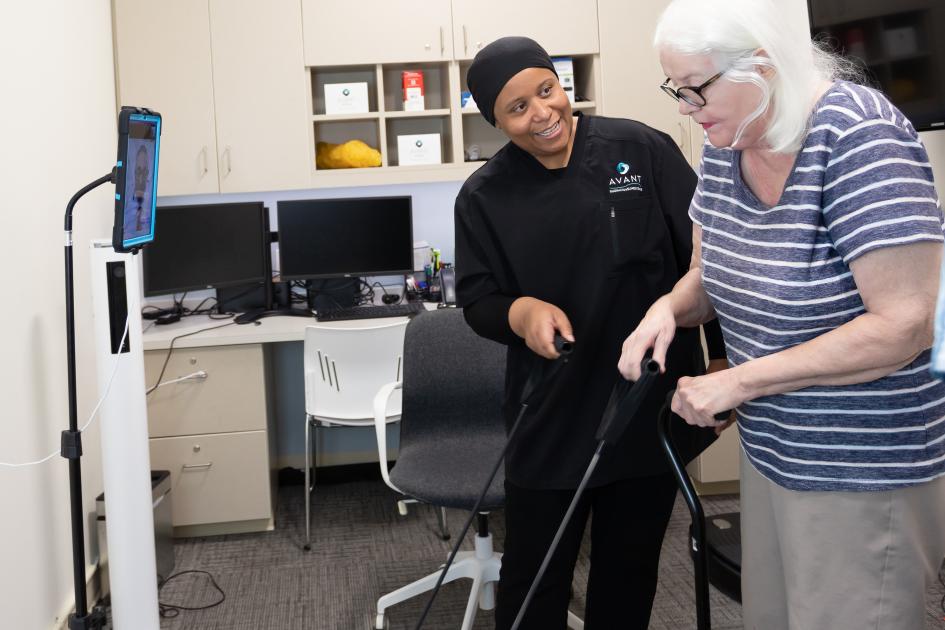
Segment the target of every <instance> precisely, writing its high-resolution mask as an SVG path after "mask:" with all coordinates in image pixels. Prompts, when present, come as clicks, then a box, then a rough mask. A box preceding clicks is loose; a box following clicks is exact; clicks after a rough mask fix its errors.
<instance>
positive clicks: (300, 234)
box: [277, 197, 413, 281]
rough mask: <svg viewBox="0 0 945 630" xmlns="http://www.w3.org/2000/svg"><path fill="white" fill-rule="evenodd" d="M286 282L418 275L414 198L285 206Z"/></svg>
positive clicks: (282, 253) (281, 214)
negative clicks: (415, 268) (415, 262)
mask: <svg viewBox="0 0 945 630" xmlns="http://www.w3.org/2000/svg"><path fill="white" fill-rule="evenodd" d="M277 212H278V215H277V216H278V222H279V226H278V228H279V260H280V267H279V275H280V276H281V278H282V279H283V280H286V281H288V280H309V279H319V278H350V277H364V276H385V275H404V274H408V273H411V272H413V219H412V212H411V198H410V197H365V198H359V199H308V200H304V201H280V202H279V205H278V210H277Z"/></svg>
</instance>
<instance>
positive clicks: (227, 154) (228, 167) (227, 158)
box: [223, 147, 233, 177]
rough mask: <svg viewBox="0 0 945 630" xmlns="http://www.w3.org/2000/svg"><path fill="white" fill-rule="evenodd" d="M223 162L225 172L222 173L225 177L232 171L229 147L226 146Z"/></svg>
mask: <svg viewBox="0 0 945 630" xmlns="http://www.w3.org/2000/svg"><path fill="white" fill-rule="evenodd" d="M223 163H224V164H225V165H226V172H225V173H223V176H224V177H226V176H227V175H229V174H230V173H231V172H232V171H233V167H232V165H231V164H230V147H227V148H226V150H225V151H224V152H223Z"/></svg>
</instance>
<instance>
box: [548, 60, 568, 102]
mask: <svg viewBox="0 0 945 630" xmlns="http://www.w3.org/2000/svg"><path fill="white" fill-rule="evenodd" d="M551 62H552V63H553V64H554V66H555V72H557V73H558V82H559V83H561V88H562V89H563V90H564V92H565V94H567V95H568V100H569V101H571V104H572V105H574V60H573V59H572V58H571V57H552V58H551Z"/></svg>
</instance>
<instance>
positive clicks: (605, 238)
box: [456, 37, 724, 630]
mask: <svg viewBox="0 0 945 630" xmlns="http://www.w3.org/2000/svg"><path fill="white" fill-rule="evenodd" d="M467 83H468V84H469V88H470V91H471V92H472V94H473V98H475V100H476V103H477V104H478V106H479V110H480V112H481V113H482V115H483V117H484V118H485V119H486V120H487V121H488V122H489V123H490V124H493V125H495V126H496V127H497V128H499V129H500V130H501V131H502V132H503V133H504V134H505V135H506V136H507V137H508V138H509V142H508V144H506V145H505V146H504V147H503V148H502V149H500V150H499V151H498V152H497V153H496V155H495V156H494V157H492V159H490V160H489V162H488V163H487V164H485V165H484V166H483V167H482V168H480V169H479V170H478V171H476V173H475V174H473V175H472V177H470V178H469V179H468V180H467V181H466V183H465V184H464V185H463V187H462V189H461V190H460V192H459V196H458V197H457V199H456V268H457V270H458V272H457V273H458V283H457V294H458V298H459V302H460V304H461V305H462V306H463V307H464V314H465V316H466V320H467V321H468V322H469V324H470V326H471V327H472V328H473V329H474V330H475V331H476V332H478V333H479V334H481V335H483V336H485V337H489V338H491V339H495V340H496V341H499V342H501V343H505V344H508V346H509V351H508V360H507V370H506V399H507V402H506V408H505V411H506V417H507V420H508V421H509V422H512V421H513V419H514V418H515V417H516V415H517V414H518V411H519V400H520V398H521V395H522V391H523V387H524V385H525V382H526V380H527V379H528V377H529V375H530V374H531V373H532V371H533V370H537V369H540V368H541V366H542V364H543V363H544V362H545V359H549V358H554V357H555V356H557V352H556V351H555V349H554V345H553V343H552V340H553V336H554V334H555V333H556V332H557V333H560V334H561V335H563V336H564V337H566V338H568V339H571V340H576V344H575V349H574V352H573V353H572V355H571V359H570V361H569V363H568V364H567V365H566V366H565V367H564V368H563V369H562V370H561V372H560V373H559V375H558V377H557V380H556V381H555V383H554V387H553V388H552V389H551V391H550V392H549V393H548V394H547V396H545V397H544V398H543V400H538V401H534V402H533V403H532V405H531V407H532V408H531V409H529V413H528V415H526V416H525V418H524V420H523V421H522V425H521V428H520V429H519V430H518V432H517V433H516V436H515V438H514V441H513V442H512V444H511V445H510V447H509V451H508V456H507V457H506V483H505V491H506V506H505V524H506V536H505V544H504V555H503V557H502V572H501V579H500V581H499V591H498V602H497V608H496V628H497V629H498V630H504V629H508V628H509V627H510V626H511V625H512V623H513V620H514V619H515V617H516V614H517V613H518V610H519V607H520V606H521V604H522V600H523V599H524V597H525V594H526V592H527V591H528V588H529V585H530V584H531V582H532V579H533V578H534V577H535V574H536V572H537V570H538V567H539V565H540V564H541V561H542V558H543V557H544V555H545V552H546V550H547V549H548V546H549V545H550V543H551V540H552V538H553V537H554V534H555V531H556V530H557V528H558V525H559V523H560V522H561V519H562V517H563V516H564V513H565V510H566V509H567V507H568V504H569V503H570V501H571V500H572V498H573V497H574V492H575V488H576V487H577V485H578V482H579V481H580V479H581V477H582V476H583V473H584V470H585V468H586V467H587V464H588V462H589V461H590V458H591V455H592V454H593V452H594V448H595V445H596V441H595V439H594V434H595V432H596V430H597V427H598V424H599V423H600V419H601V415H602V412H603V410H604V407H605V405H606V403H607V400H608V397H609V395H610V392H611V389H612V387H613V385H614V382H615V381H616V380H617V379H618V378H619V374H618V373H617V370H616V369H615V367H614V366H615V364H616V362H617V359H618V357H619V355H620V344H621V342H622V341H623V339H624V338H625V337H626V336H627V335H628V334H629V333H630V332H631V331H632V330H633V328H634V326H635V325H636V324H637V323H638V322H639V321H640V318H641V317H642V316H643V314H644V313H645V312H646V309H647V308H649V306H650V305H651V304H652V303H653V301H654V300H655V299H657V298H658V297H660V296H661V295H663V294H664V293H665V292H666V291H669V290H670V289H671V288H672V286H673V285H674V284H675V283H676V281H677V280H679V278H680V277H682V275H683V274H684V273H686V271H687V269H688V264H689V259H690V257H691V252H690V250H689V247H690V244H691V241H692V223H691V221H690V220H689V218H688V217H687V215H686V213H687V210H688V205H689V199H690V198H691V196H692V192H693V190H694V189H695V184H696V176H695V173H693V172H692V169H691V168H690V167H689V165H688V164H687V163H686V161H685V160H684V159H683V157H682V155H681V154H680V152H679V149H678V148H677V147H676V145H675V144H674V143H673V141H672V140H671V139H670V138H669V137H668V136H666V135H665V134H662V133H659V132H657V131H654V130H653V129H650V128H649V127H646V126H645V125H642V124H640V123H637V122H634V121H629V120H616V119H608V118H602V117H598V116H575V115H574V114H573V113H572V111H571V104H570V102H569V101H568V97H567V95H566V94H565V92H564V90H563V89H562V88H561V85H560V84H559V83H558V77H557V75H556V74H555V70H554V65H553V64H552V62H551V59H549V57H548V54H547V53H546V52H545V51H544V49H542V48H541V46H539V45H538V44H537V43H536V42H534V41H532V40H530V39H527V38H524V37H506V38H502V39H499V40H497V41H495V42H493V43H492V44H490V45H488V46H486V47H485V48H483V49H482V50H481V51H480V52H479V54H478V55H476V58H475V60H474V61H473V63H472V65H471V67H470V68H469V73H468V78H467ZM707 330H708V332H709V336H710V337H712V334H711V329H707ZM716 337H718V338H719V341H718V354H717V355H716V356H721V355H722V353H723V349H722V346H721V339H720V335H718V329H717V327H716ZM670 355H671V356H672V357H673V360H672V366H671V367H670V368H669V370H670V371H671V374H670V375H667V377H666V378H665V379H663V382H662V383H660V384H659V385H658V386H656V387H655V388H654V389H656V390H658V391H654V392H653V394H652V396H650V397H649V399H647V400H646V401H644V403H643V406H642V411H641V413H640V414H638V416H637V420H636V421H634V422H631V424H630V427H629V429H628V431H627V433H626V434H625V435H624V436H623V438H622V439H621V440H620V441H618V442H617V444H615V446H614V448H613V449H612V450H611V451H610V452H609V454H608V455H609V457H608V459H607V460H602V461H601V465H600V467H599V468H598V469H597V471H596V472H595V475H594V476H593V477H592V478H591V481H590V484H589V489H588V491H587V492H586V493H585V494H584V496H583V500H582V501H581V502H580V503H579V505H578V508H577V511H576V512H575V515H574V518H573V519H572V521H571V524H570V526H569V528H568V529H567V531H566V533H565V535H564V537H563V538H562V541H561V544H560V545H559V547H558V550H557V553H556V555H555V557H554V558H553V559H552V562H551V564H550V565H549V568H548V572H547V573H546V574H545V578H544V580H543V582H542V584H541V586H540V587H539V589H538V591H537V593H536V596H535V599H534V600H533V601H532V603H531V606H530V607H529V609H528V614H527V615H526V616H525V617H524V618H523V623H522V625H521V626H520V627H521V628H522V630H525V629H526V628H528V629H536V630H563V628H564V627H565V622H566V619H567V607H568V593H569V590H570V586H571V580H572V572H573V570H574V564H575V561H576V559H577V554H578V551H579V549H580V545H581V539H582V535H583V532H584V529H585V526H586V524H587V522H588V517H589V515H590V514H593V520H592V522H591V527H590V529H591V533H590V538H591V569H590V575H589V579H588V591H587V600H586V601H587V604H586V611H585V615H586V616H585V624H586V626H585V627H587V628H588V629H589V630H593V629H594V628H598V629H603V630H609V629H610V628H618V627H619V628H620V629H621V630H637V629H639V630H646V627H647V625H648V620H649V616H650V608H651V605H652V603H653V596H654V594H655V592H656V577H657V567H658V564H659V555H660V544H661V542H662V540H663V533H664V532H665V530H666V524H667V522H668V521H669V515H670V512H671V511H672V507H673V501H674V499H675V496H676V485H675V483H674V481H673V478H672V477H671V475H670V474H669V472H668V469H667V467H666V463H665V461H664V459H663V457H662V455H661V453H660V450H659V447H658V444H657V440H656V429H655V425H654V423H653V422H652V418H654V417H655V416H656V413H657V411H658V409H659V405H660V403H661V401H662V399H663V398H664V397H665V395H666V392H667V391H668V390H669V389H670V388H672V386H673V384H674V383H675V381H676V378H679V377H680V376H684V375H692V374H697V373H702V371H703V369H704V364H703V358H702V356H701V355H702V351H701V347H700V345H699V335H698V330H696V329H693V330H686V331H681V333H680V334H679V335H678V339H677V343H674V344H673V348H672V349H671V350H670ZM542 357H544V358H542ZM722 363H723V364H724V361H722ZM698 433H699V432H698V431H696V430H693V431H691V432H690V434H689V435H688V438H689V439H688V440H686V441H687V444H686V446H687V449H686V450H687V453H688V455H690V456H692V455H694V454H695V453H696V452H697V451H698V449H699V448H701V447H704V446H705V444H706V443H707V442H708V441H709V439H710V438H711V437H713V436H711V435H709V436H703V438H702V439H700V437H699V435H698Z"/></svg>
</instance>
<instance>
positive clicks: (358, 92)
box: [325, 82, 369, 114]
mask: <svg viewBox="0 0 945 630" xmlns="http://www.w3.org/2000/svg"><path fill="white" fill-rule="evenodd" d="M368 111H369V109H368V84H367V83H366V82H361V83H326V84H325V113H326V114H366V113H368Z"/></svg>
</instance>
